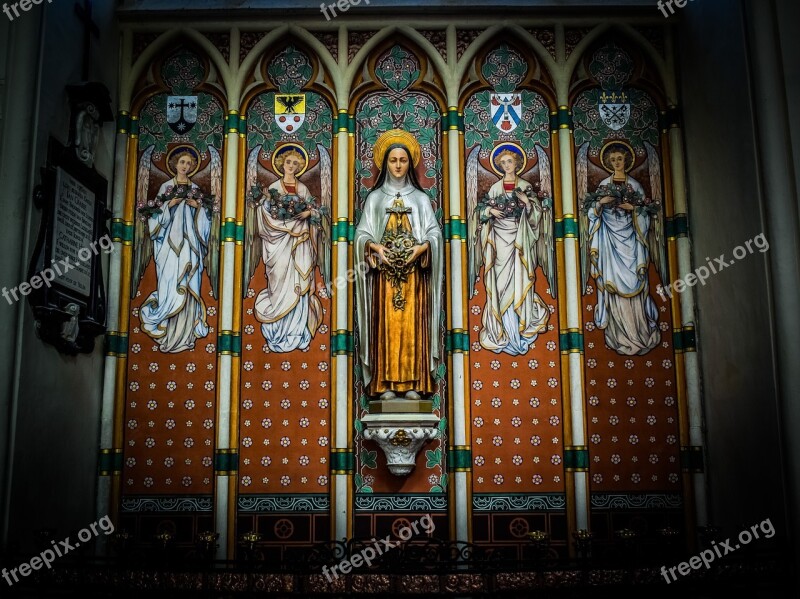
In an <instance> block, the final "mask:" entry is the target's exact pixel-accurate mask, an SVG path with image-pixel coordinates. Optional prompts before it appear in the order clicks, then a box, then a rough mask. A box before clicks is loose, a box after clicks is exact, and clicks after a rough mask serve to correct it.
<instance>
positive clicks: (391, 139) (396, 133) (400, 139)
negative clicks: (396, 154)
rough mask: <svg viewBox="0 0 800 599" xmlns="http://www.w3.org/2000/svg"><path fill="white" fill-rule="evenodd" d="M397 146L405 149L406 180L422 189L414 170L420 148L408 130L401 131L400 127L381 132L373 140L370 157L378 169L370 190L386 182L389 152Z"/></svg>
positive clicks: (418, 159)
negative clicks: (407, 163) (373, 144)
mask: <svg viewBox="0 0 800 599" xmlns="http://www.w3.org/2000/svg"><path fill="white" fill-rule="evenodd" d="M398 148H401V149H403V150H405V152H406V155H407V156H408V160H409V165H408V173H407V175H406V176H407V177H408V182H409V183H410V184H411V185H413V186H414V187H415V188H417V189H419V190H420V191H424V190H423V189H422V185H420V183H419V179H418V178H417V171H416V166H417V165H418V164H419V161H420V158H421V156H422V150H421V148H420V147H419V142H418V141H417V140H416V139H415V138H414V136H413V135H411V134H410V133H409V132H408V131H403V130H402V129H390V130H389V131H386V132H385V133H383V134H381V136H380V137H379V138H378V141H376V142H375V147H374V148H373V151H372V157H373V159H374V160H375V165H376V166H377V167H378V168H379V169H380V170H379V172H378V178H377V180H376V181H375V185H374V186H373V187H372V189H371V190H370V191H375V190H376V189H380V188H381V187H383V184H384V183H385V182H386V176H387V173H388V172H389V169H388V168H387V163H388V161H389V154H390V153H391V151H392V150H396V149H398Z"/></svg>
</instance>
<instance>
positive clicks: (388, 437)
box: [361, 414, 439, 476]
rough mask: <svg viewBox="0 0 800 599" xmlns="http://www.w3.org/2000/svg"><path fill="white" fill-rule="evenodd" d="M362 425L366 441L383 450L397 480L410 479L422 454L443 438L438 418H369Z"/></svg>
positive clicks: (423, 415) (393, 416)
mask: <svg viewBox="0 0 800 599" xmlns="http://www.w3.org/2000/svg"><path fill="white" fill-rule="evenodd" d="M361 421H362V422H363V423H364V426H365V428H364V438H365V439H367V440H368V441H375V442H376V443H377V444H378V446H379V447H380V448H381V449H382V450H383V453H384V454H386V464H387V466H388V467H389V471H390V472H391V473H392V474H394V475H395V476H408V475H409V474H410V473H411V471H412V470H413V469H414V466H415V465H416V460H417V453H418V452H419V450H420V449H421V448H422V446H423V445H424V444H425V442H426V441H430V440H431V439H434V438H436V436H437V435H438V434H439V429H438V426H437V425H438V424H439V418H438V417H437V416H435V415H434V414H368V415H366V416H364V418H362V419H361Z"/></svg>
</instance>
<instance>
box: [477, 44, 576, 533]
mask: <svg viewBox="0 0 800 599" xmlns="http://www.w3.org/2000/svg"><path fill="white" fill-rule="evenodd" d="M533 70H534V69H533V66H532V65H529V59H526V58H525V57H524V56H523V55H522V54H521V53H520V52H519V51H518V50H516V49H515V48H512V47H510V46H508V45H507V44H501V45H500V46H498V47H496V48H495V49H493V50H492V51H491V52H489V53H488V54H486V56H485V58H483V60H482V64H481V65H480V73H481V75H482V79H483V81H482V83H483V84H484V86H485V87H486V88H487V89H483V90H482V91H479V92H477V93H474V94H473V95H472V96H471V97H470V98H469V99H468V100H467V102H466V106H465V108H464V126H465V132H464V140H465V145H466V149H465V156H466V169H465V189H466V201H467V215H468V221H467V229H468V233H469V250H468V252H469V270H468V285H469V289H470V300H469V325H470V330H469V342H470V355H469V365H470V378H471V381H472V389H471V394H470V411H471V418H472V419H471V426H472V433H471V434H472V443H473V445H472V455H473V491H474V493H475V503H474V505H473V510H474V511H473V515H474V518H475V525H474V526H475V527H476V536H475V538H476V540H480V541H490V540H493V541H497V540H516V541H517V542H519V541H520V539H523V538H524V533H525V532H527V531H528V530H533V528H530V527H529V520H526V519H525V518H523V517H521V515H517V516H516V517H515V518H511V519H507V521H504V522H502V523H500V521H499V520H497V521H496V526H492V527H491V531H489V530H488V529H487V530H486V535H487V536H485V537H481V538H479V536H478V535H479V532H480V531H483V530H484V529H485V528H486V525H484V524H482V523H483V521H484V520H485V519H486V517H487V513H489V514H492V513H493V510H496V511H498V512H500V511H502V512H505V511H516V509H512V508H510V507H509V506H511V505H517V504H519V505H520V506H521V505H523V504H524V505H525V507H524V508H523V512H528V511H533V510H535V509H540V510H551V509H554V508H555V509H563V495H561V499H560V500H559V499H558V497H559V495H558V494H563V493H564V464H563V460H564V452H563V446H564V440H563V414H562V404H561V385H562V375H561V360H560V354H559V337H558V328H559V327H558V308H557V301H556V293H557V292H556V290H557V283H556V273H557V265H556V256H555V240H554V225H555V222H554V215H553V185H552V180H553V179H552V177H553V172H552V168H551V164H552V151H551V141H550V109H549V107H548V105H547V103H546V100H545V99H544V98H543V97H542V95H541V94H539V93H537V92H536V91H534V90H533V89H532V88H531V85H530V83H529V81H530V79H531V78H532V76H533V73H532V71H533ZM509 494H512V496H514V495H515V496H517V497H516V500H512V501H511V502H510V503H509V504H508V505H500V504H498V503H497V502H496V501H495V502H494V503H493V502H492V501H490V500H491V499H493V498H498V497H499V496H503V495H509ZM546 494H556V495H555V496H553V497H551V498H550V499H552V500H553V501H555V503H556V504H560V507H557V506H556V505H554V504H552V503H550V502H549V501H540V502H538V503H536V502H530V501H525V500H524V499H523V497H524V496H531V497H532V496H537V495H538V496H540V498H541V497H546ZM490 496H494V497H490ZM484 499H486V500H487V501H484ZM495 520H496V519H493V520H492V521H493V522H495ZM548 530H549V527H548Z"/></svg>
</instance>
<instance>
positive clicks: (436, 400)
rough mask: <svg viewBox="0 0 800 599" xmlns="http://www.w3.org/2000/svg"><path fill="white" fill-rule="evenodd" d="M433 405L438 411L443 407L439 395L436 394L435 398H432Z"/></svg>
mask: <svg viewBox="0 0 800 599" xmlns="http://www.w3.org/2000/svg"><path fill="white" fill-rule="evenodd" d="M431 404H432V405H433V409H434V410H438V409H439V408H440V407H441V405H442V397H441V396H440V395H439V394H438V393H435V394H434V395H433V397H431Z"/></svg>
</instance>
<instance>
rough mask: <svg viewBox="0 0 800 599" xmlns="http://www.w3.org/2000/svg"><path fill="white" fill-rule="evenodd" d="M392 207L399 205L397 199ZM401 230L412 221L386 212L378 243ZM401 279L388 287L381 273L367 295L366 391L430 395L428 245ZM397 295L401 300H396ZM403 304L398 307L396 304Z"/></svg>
mask: <svg viewBox="0 0 800 599" xmlns="http://www.w3.org/2000/svg"><path fill="white" fill-rule="evenodd" d="M398 201H399V202H400V203H399V208H400V209H401V210H403V209H404V210H405V211H410V210H411V209H410V208H404V206H403V203H402V200H398ZM395 206H398V204H397V201H396V202H395ZM398 232H400V234H401V235H402V234H403V233H405V234H407V235H408V236H411V223H409V220H408V215H407V214H406V213H404V212H402V211H398V212H390V214H389V221H388V222H387V224H386V232H385V233H384V239H383V240H382V244H383V245H386V241H387V237H392V236H396V235H397V233H398ZM411 266H412V268H411V269H410V272H408V273H407V275H406V277H405V281H401V282H398V283H397V286H393V284H392V280H390V277H389V275H388V274H387V273H386V271H384V270H381V271H380V272H379V273H378V276H377V277H376V279H375V290H374V293H373V295H372V313H373V319H372V322H373V325H372V326H373V336H372V339H373V343H372V363H373V364H374V365H375V366H374V370H373V377H372V381H370V384H369V394H370V395H378V394H381V393H384V392H386V391H393V392H394V393H397V394H401V393H405V392H406V391H416V392H418V393H421V394H431V393H434V392H435V391H436V387H435V383H434V381H433V377H432V376H431V373H430V366H429V364H430V356H429V351H430V344H429V342H428V336H429V331H428V326H427V323H428V322H429V315H430V312H429V310H430V306H429V297H430V294H429V286H430V248H428V249H426V251H425V252H424V253H423V254H422V255H421V256H420V257H419V258H417V260H416V261H415V262H414V263H413V264H412V265H411ZM398 297H400V298H401V299H400V300H399V302H398V299H397V298H398ZM398 303H399V304H402V308H398V307H396V304H398Z"/></svg>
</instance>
